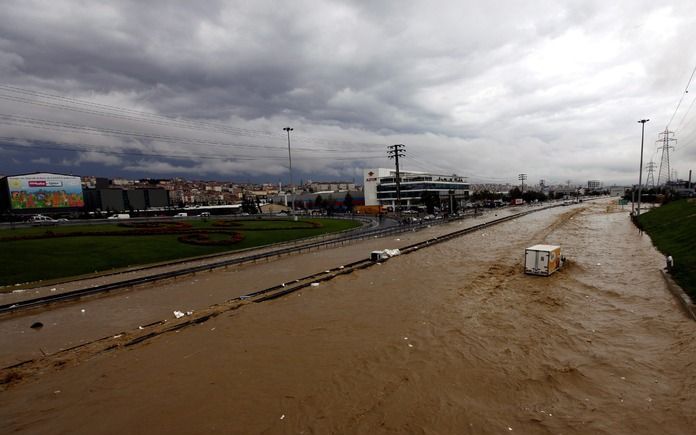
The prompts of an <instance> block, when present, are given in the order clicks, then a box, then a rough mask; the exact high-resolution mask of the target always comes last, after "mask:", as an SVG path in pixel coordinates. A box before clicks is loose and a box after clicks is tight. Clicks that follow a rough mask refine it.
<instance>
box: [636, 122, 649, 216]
mask: <svg viewBox="0 0 696 435" xmlns="http://www.w3.org/2000/svg"><path fill="white" fill-rule="evenodd" d="M648 121H650V120H649V119H641V120H640V121H638V122H639V123H640V124H641V132H640V170H639V172H638V174H639V175H638V210H637V215H638V216H640V198H641V196H642V193H643V140H644V139H645V123H646V122H648Z"/></svg>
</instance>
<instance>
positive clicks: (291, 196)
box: [283, 127, 295, 215]
mask: <svg viewBox="0 0 696 435" xmlns="http://www.w3.org/2000/svg"><path fill="white" fill-rule="evenodd" d="M283 130H284V131H286V132H287V133H288V162H289V163H290V204H291V207H292V214H293V215H294V214H295V197H294V195H293V193H294V192H295V186H294V185H293V184H292V154H290V132H291V131H293V130H294V129H293V128H292V127H283Z"/></svg>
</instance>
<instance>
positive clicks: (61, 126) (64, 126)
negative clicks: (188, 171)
mask: <svg viewBox="0 0 696 435" xmlns="http://www.w3.org/2000/svg"><path fill="white" fill-rule="evenodd" d="M0 123H5V124H7V123H9V124H14V125H22V126H27V127H31V128H40V129H44V130H50V131H64V130H71V131H75V132H78V133H80V134H97V135H102V136H125V137H132V138H137V139H145V140H154V141H161V142H167V143H182V144H192V145H205V146H218V147H233V148H248V149H265V150H278V151H281V150H282V151H284V150H285V148H284V147H282V146H270V145H249V144H240V143H235V142H220V141H214V140H207V139H195V138H183V137H177V136H166V135H161V134H152V133H135V132H130V131H126V130H119V129H113V128H105V127H93V126H88V125H82V124H74V123H69V122H63V121H52V120H46V119H39V118H30V117H25V116H17V115H9V114H2V113H0ZM294 149H296V150H298V151H303V152H313V153H316V152H324V153H341V154H346V153H361V155H365V154H367V155H370V154H372V155H377V153H376V151H375V152H373V153H365V152H363V151H360V150H326V149H316V148H307V147H295V148H294Z"/></svg>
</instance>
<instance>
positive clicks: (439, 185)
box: [363, 168, 471, 207]
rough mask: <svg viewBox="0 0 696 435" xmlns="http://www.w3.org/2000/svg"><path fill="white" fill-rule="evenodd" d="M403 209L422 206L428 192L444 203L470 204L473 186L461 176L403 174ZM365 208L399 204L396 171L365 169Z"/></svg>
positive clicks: (401, 186)
mask: <svg viewBox="0 0 696 435" xmlns="http://www.w3.org/2000/svg"><path fill="white" fill-rule="evenodd" d="M399 172H400V176H401V180H400V181H401V182H400V189H399V194H400V195H399V196H400V197H401V206H406V207H410V206H418V205H421V196H422V195H423V193H424V192H434V193H436V194H437V195H438V196H439V198H440V201H441V202H442V203H444V204H448V203H449V202H451V201H456V202H457V203H459V204H460V205H461V203H463V202H465V201H468V200H469V196H470V193H471V189H470V186H469V183H467V182H466V181H464V177H460V176H457V175H439V174H429V173H426V172H414V171H399ZM363 177H364V184H363V186H364V187H363V192H364V194H365V205H383V206H391V207H393V206H395V205H396V203H397V192H396V170H394V169H387V168H373V169H364V170H363Z"/></svg>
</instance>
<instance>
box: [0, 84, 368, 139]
mask: <svg viewBox="0 0 696 435" xmlns="http://www.w3.org/2000/svg"><path fill="white" fill-rule="evenodd" d="M0 90H4V91H6V92H14V93H19V94H22V95H28V96H32V97H35V98H43V99H47V100H53V101H59V102H60V103H53V102H46V101H33V100H30V99H28V98H22V97H17V96H15V95H7V94H0V98H1V99H6V100H10V101H15V102H21V103H26V104H33V105H38V106H44V107H49V108H57V109H61V110H70V111H74V112H79V113H85V114H90V115H96V116H105V117H112V118H117V119H124V120H131V121H137V122H142V123H148V124H153V125H161V126H173V127H177V128H187V129H193V130H202V131H215V132H218V133H225V134H230V135H235V136H246V137H266V138H273V139H278V138H280V137H282V135H280V134H277V133H274V132H269V131H264V130H254V129H244V128H238V127H231V126H229V125H224V124H219V123H213V122H204V121H193V120H186V119H183V120H182V119H179V118H171V117H167V116H164V115H159V114H155V113H151V112H145V111H140V110H134V109H128V108H124V107H119V106H113V105H108V104H101V103H94V102H91V101H86V100H80V99H77V98H71V97H65V96H61V95H55V94H50V93H46V92H40V91H35V90H30V89H24V88H19V87H16V86H10V85H2V84H0ZM63 103H69V104H76V105H78V106H83V107H73V106H69V105H66V104H63ZM85 107H87V109H86V108H85ZM114 112H116V113H114ZM297 139H298V140H300V141H303V142H312V143H324V144H332V143H333V144H336V145H348V146H352V147H354V146H356V145H360V146H363V147H364V146H371V147H376V146H380V144H378V143H367V142H365V143H360V142H358V143H356V142H348V141H344V140H337V139H327V138H319V137H311V136H297ZM331 151H336V152H341V151H345V150H338V149H334V150H331Z"/></svg>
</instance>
